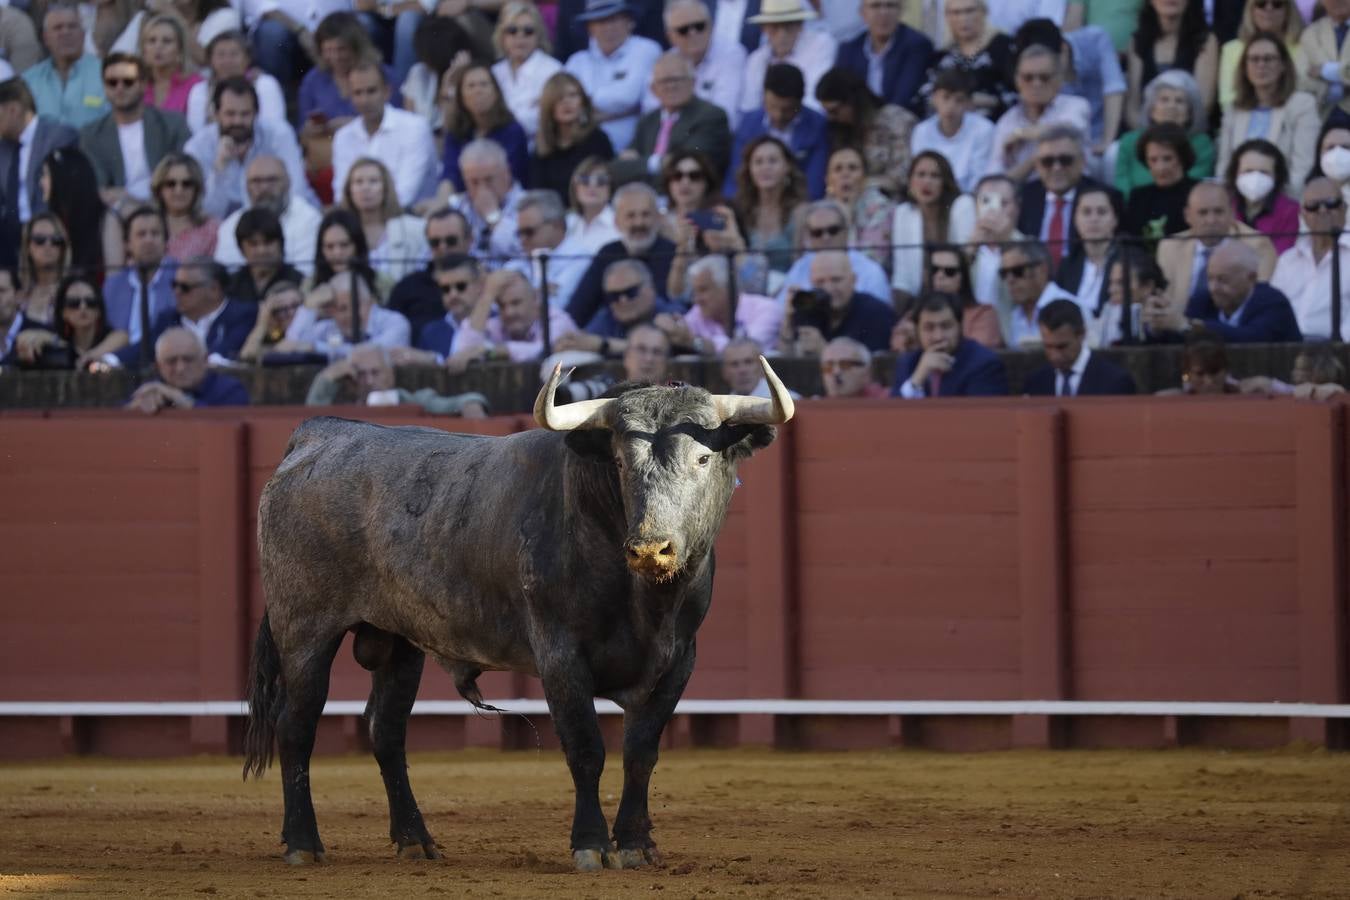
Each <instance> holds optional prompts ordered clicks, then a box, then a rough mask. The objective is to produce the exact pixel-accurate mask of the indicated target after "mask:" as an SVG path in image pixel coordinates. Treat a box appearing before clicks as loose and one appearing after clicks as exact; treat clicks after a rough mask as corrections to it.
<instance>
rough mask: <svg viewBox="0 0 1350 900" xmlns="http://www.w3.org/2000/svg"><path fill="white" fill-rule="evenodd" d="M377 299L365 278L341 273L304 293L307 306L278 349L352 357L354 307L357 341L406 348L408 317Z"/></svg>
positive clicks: (299, 312)
mask: <svg viewBox="0 0 1350 900" xmlns="http://www.w3.org/2000/svg"><path fill="white" fill-rule="evenodd" d="M353 288H354V289H355V291H354V294H353ZM375 300H376V298H375V294H374V292H372V291H371V289H370V287H369V285H368V284H367V283H366V281H365V279H362V278H356V279H353V278H351V277H349V276H348V275H347V274H346V273H340V274H338V275H337V276H335V277H333V278H331V279H330V280H329V281H327V282H324V283H323V284H320V285H319V286H318V287H316V288H315V289H314V290H312V291H310V292H309V293H308V294H307V295H306V296H305V305H304V306H303V307H301V308H300V309H299V310H298V311H297V312H296V314H295V319H294V320H292V322H291V325H290V327H289V328H287V329H286V340H285V341H284V342H283V343H282V344H280V345H279V349H284V350H287V351H298V352H312V353H322V354H324V355H325V356H327V357H328V359H329V360H330V361H332V360H335V359H342V358H343V357H346V356H349V355H350V354H351V351H352V338H353V336H354V334H353V319H352V313H353V309H352V307H353V306H355V307H356V309H355V312H356V315H357V316H358V317H359V318H358V319H357V325H356V331H355V335H356V336H358V340H356V343H358V344H360V343H365V342H367V341H369V342H371V343H375V344H379V345H380V346H382V347H388V348H391V349H392V348H395V347H407V346H408V344H409V339H410V337H411V329H410V328H409V326H408V320H407V319H405V318H403V316H401V315H399V314H398V313H396V312H394V311H393V310H390V309H385V308H384V307H383V306H380V305H379V304H378V303H376V302H375Z"/></svg>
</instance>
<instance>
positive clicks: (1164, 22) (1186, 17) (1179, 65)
mask: <svg viewBox="0 0 1350 900" xmlns="http://www.w3.org/2000/svg"><path fill="white" fill-rule="evenodd" d="M1127 59H1128V67H1127V68H1128V72H1129V82H1130V94H1129V97H1128V98H1127V99H1126V101H1125V115H1126V118H1127V122H1128V124H1129V126H1130V127H1131V128H1138V127H1140V120H1139V118H1138V115H1137V111H1138V110H1139V108H1140V103H1139V101H1140V94H1141V92H1142V90H1143V87H1144V85H1146V84H1148V83H1149V82H1151V81H1152V80H1153V79H1154V78H1157V77H1158V75H1159V74H1160V73H1162V72H1165V71H1167V70H1168V69H1182V70H1184V71H1187V72H1190V73H1191V74H1192V75H1194V76H1195V81H1196V84H1197V85H1199V87H1200V101H1201V102H1202V103H1203V104H1204V114H1203V115H1204V120H1205V121H1208V120H1209V116H1210V113H1211V112H1212V111H1213V109H1214V95H1215V89H1216V87H1217V84H1218V72H1219V42H1218V39H1217V38H1216V37H1215V36H1214V34H1213V33H1212V32H1211V31H1210V30H1209V28H1208V27H1207V26H1206V24H1205V3H1204V0H1147V2H1146V3H1144V4H1143V5H1142V6H1141V7H1140V8H1139V22H1138V25H1137V26H1136V28H1135V32H1134V38H1133V39H1132V40H1131V41H1130V50H1129V53H1128V54H1127Z"/></svg>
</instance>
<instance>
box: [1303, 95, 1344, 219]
mask: <svg viewBox="0 0 1350 900" xmlns="http://www.w3.org/2000/svg"><path fill="white" fill-rule="evenodd" d="M1308 177H1309V178H1319V177H1326V178H1330V179H1331V180H1332V181H1334V182H1335V183H1336V185H1337V186H1338V187H1339V188H1340V189H1341V195H1342V196H1344V197H1345V202H1346V203H1350V124H1347V122H1346V120H1345V118H1344V117H1342V116H1332V117H1331V118H1329V119H1328V120H1327V122H1326V124H1325V125H1323V126H1322V133H1321V134H1320V135H1319V136H1318V138H1317V165H1315V166H1313V170H1312V172H1310V173H1309V175H1308Z"/></svg>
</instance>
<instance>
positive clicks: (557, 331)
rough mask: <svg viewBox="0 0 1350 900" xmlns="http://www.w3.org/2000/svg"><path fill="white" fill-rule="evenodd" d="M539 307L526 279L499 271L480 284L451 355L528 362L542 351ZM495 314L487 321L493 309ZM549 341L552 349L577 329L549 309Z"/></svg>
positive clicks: (537, 356)
mask: <svg viewBox="0 0 1350 900" xmlns="http://www.w3.org/2000/svg"><path fill="white" fill-rule="evenodd" d="M541 307H542V304H541V303H540V301H539V295H538V294H536V293H535V291H534V288H533V287H531V286H530V282H529V280H528V279H527V278H526V277H525V276H524V275H522V274H520V273H519V272H513V271H511V270H509V269H502V270H499V271H496V272H493V273H492V274H491V275H489V276H488V277H487V278H486V279H485V280H484V281H483V290H482V292H481V293H480V294H479V296H478V301H477V302H476V303H475V304H474V307H473V312H472V313H471V314H470V315H469V320H468V321H467V322H465V323H464V324H463V325H462V326H461V327H460V329H459V331H457V332H456V333H455V342H454V345H453V352H454V354H455V355H460V354H463V353H468V352H476V354H477V356H479V357H482V358H486V359H509V360H511V361H512V362H528V361H530V360H535V359H538V358H539V357H540V355H541V354H542V352H543V350H544V332H543V329H542V328H541V327H540V324H539V314H540V310H541ZM494 308H495V309H496V310H497V315H496V316H492V317H491V318H489V315H490V314H491V312H492V311H493V309H494ZM548 325H549V340H550V341H551V342H552V344H553V345H554V347H555V348H557V349H565V348H564V347H562V346H560V344H559V342H560V341H562V340H563V339H564V338H565V337H566V336H567V335H568V334H570V333H572V332H574V331H576V330H577V326H576V324H575V323H574V322H573V321H572V319H571V317H570V316H568V315H567V313H565V312H563V311H562V310H560V309H554V308H552V307H550V308H549V310H548Z"/></svg>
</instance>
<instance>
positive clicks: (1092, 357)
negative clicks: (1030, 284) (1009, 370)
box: [1022, 300, 1136, 397]
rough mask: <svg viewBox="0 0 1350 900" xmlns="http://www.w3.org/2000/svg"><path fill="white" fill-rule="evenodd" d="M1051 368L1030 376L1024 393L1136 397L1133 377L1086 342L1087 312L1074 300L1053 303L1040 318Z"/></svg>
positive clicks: (1043, 345)
mask: <svg viewBox="0 0 1350 900" xmlns="http://www.w3.org/2000/svg"><path fill="white" fill-rule="evenodd" d="M1036 324H1037V325H1038V326H1040V329H1041V347H1042V348H1043V349H1044V350H1045V358H1046V360H1047V361H1048V363H1049V364H1048V365H1046V366H1042V367H1041V368H1039V369H1037V370H1036V371H1034V372H1032V373H1031V374H1030V375H1028V376H1027V380H1026V383H1025V384H1023V385H1022V389H1023V390H1024V391H1025V392H1026V393H1028V394H1030V395H1032V396H1033V397H1080V396H1083V397H1085V396H1089V395H1103V394H1133V393H1134V392H1135V390H1136V389H1135V384H1134V379H1133V378H1131V377H1130V373H1129V372H1126V371H1125V370H1124V369H1122V368H1121V367H1120V366H1118V365H1116V364H1115V363H1113V362H1111V361H1110V360H1109V359H1107V358H1106V357H1104V356H1101V355H1100V354H1097V353H1093V352H1092V350H1091V349H1089V348H1088V346H1087V343H1086V342H1085V341H1084V340H1083V336H1084V333H1085V332H1086V330H1087V329H1086V328H1085V326H1084V323H1083V310H1082V309H1081V308H1079V306H1078V304H1077V303H1075V302H1074V301H1072V300H1051V301H1050V302H1049V303H1047V304H1046V305H1045V306H1043V307H1041V311H1040V313H1038V314H1037V316H1036Z"/></svg>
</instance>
